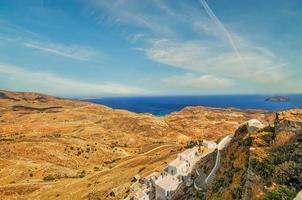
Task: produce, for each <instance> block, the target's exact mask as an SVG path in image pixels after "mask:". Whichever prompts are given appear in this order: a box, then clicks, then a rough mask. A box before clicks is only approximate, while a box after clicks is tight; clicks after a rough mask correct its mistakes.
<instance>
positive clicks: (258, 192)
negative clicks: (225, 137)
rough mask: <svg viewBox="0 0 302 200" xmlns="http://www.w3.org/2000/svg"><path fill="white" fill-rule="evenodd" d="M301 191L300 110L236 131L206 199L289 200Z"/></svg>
mask: <svg viewBox="0 0 302 200" xmlns="http://www.w3.org/2000/svg"><path fill="white" fill-rule="evenodd" d="M301 189H302V110H301V109H300V110H299V109H296V110H288V111H282V112H278V113H277V114H276V120H275V122H274V124H273V125H271V126H265V127H264V128H260V129H259V130H250V129H249V126H248V125H247V124H243V125H242V126H240V127H239V129H237V131H236V133H235V136H234V139H233V141H232V142H231V144H230V145H229V147H227V148H226V149H225V150H224V151H223V153H222V162H221V167H220V169H219V171H218V173H217V175H216V178H215V180H214V182H213V184H212V185H211V186H210V187H209V190H208V192H207V194H206V199H221V200H222V199H223V200H225V199H265V200H277V199H283V200H287V199H288V200H291V199H293V198H294V197H295V196H296V194H297V192H299V191H300V190H301Z"/></svg>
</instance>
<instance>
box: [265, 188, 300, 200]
mask: <svg viewBox="0 0 302 200" xmlns="http://www.w3.org/2000/svg"><path fill="white" fill-rule="evenodd" d="M295 197H296V192H295V191H294V190H292V189H290V188H288V187H280V188H278V189H276V190H274V191H271V192H268V193H266V195H265V196H264V200H292V199H294V198H295Z"/></svg>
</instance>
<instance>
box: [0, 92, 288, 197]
mask: <svg viewBox="0 0 302 200" xmlns="http://www.w3.org/2000/svg"><path fill="white" fill-rule="evenodd" d="M251 118H257V119H259V120H260V121H262V122H264V123H265V124H266V125H269V124H271V123H272V121H273V119H274V117H273V115H272V113H268V112H265V111H259V110H238V109H215V108H206V107H187V108H185V109H183V110H181V111H179V112H175V113H172V114H170V115H167V116H163V117H155V116H153V115H151V114H136V113H132V112H129V111H125V110H114V109H111V108H108V107H106V106H102V105H98V104H93V103H87V102H82V101H77V100H69V99H62V98H57V97H51V96H47V95H42V94H37V93H22V92H9V91H0V199H121V198H123V197H124V196H125V195H126V194H127V192H128V191H127V190H128V189H129V186H130V184H131V180H132V178H133V176H134V175H136V174H140V175H147V174H149V173H150V172H152V171H155V170H161V169H162V168H163V167H164V166H165V165H166V163H167V162H169V161H170V160H172V159H174V158H175V157H176V154H177V153H178V152H180V151H183V149H184V148H185V147H186V146H187V144H188V143H190V142H191V141H196V140H202V139H214V140H219V139H220V138H222V137H223V136H225V135H228V134H230V133H233V132H234V131H235V130H236V128H237V127H238V126H239V124H241V123H242V122H244V121H246V120H248V119H251ZM279 118H281V115H280V116H279ZM284 123H285V124H286V123H287V122H284ZM271 125H272V124H271ZM277 127H278V130H279V129H280V130H282V127H283V125H282V123H280V125H278V126H277Z"/></svg>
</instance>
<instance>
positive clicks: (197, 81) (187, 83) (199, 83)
mask: <svg viewBox="0 0 302 200" xmlns="http://www.w3.org/2000/svg"><path fill="white" fill-rule="evenodd" d="M162 82H163V84H164V85H165V86H166V87H169V88H185V89H186V88H187V89H188V88H190V89H194V90H206V91H208V90H224V89H229V88H231V87H232V86H233V84H234V81H233V80H231V79H226V78H220V77H215V76H213V75H202V76H196V75H194V74H185V75H180V76H171V77H168V78H165V79H163V80H162Z"/></svg>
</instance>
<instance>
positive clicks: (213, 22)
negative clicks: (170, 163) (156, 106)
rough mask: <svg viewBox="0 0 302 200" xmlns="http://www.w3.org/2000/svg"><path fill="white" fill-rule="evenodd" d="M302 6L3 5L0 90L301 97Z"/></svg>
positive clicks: (271, 1)
mask: <svg viewBox="0 0 302 200" xmlns="http://www.w3.org/2000/svg"><path fill="white" fill-rule="evenodd" d="M301 35H302V2H301V1H300V0H287V1H284V0H265V1H263V0H245V1H242V0H207V1H206V0H186V1H183V0H173V1H170V0H146V1H145V0H144V1H142V0H115V1H112V0H26V1H24V0H1V1H0V88H1V89H7V90H17V91H35V92H42V93H47V94H52V95H58V96H78V97H100V96H128V95H140V96H144V95H202V94H268V93H269V94H282V93H302V79H301V75H302V66H301V64H302V57H301V54H302V37H301Z"/></svg>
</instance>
